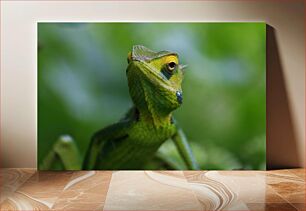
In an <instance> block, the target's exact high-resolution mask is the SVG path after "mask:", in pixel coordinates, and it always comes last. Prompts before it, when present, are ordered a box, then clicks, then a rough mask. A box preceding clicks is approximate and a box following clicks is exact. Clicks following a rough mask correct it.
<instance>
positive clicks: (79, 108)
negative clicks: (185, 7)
mask: <svg viewBox="0 0 306 211" xmlns="http://www.w3.org/2000/svg"><path fill="white" fill-rule="evenodd" d="M135 44H141V45H144V46H147V47H148V48H150V49H153V50H171V51H176V52H178V53H179V55H180V59H181V61H182V63H185V64H188V69H187V70H186V74H185V79H184V82H183V92H184V102H183V105H182V106H181V107H180V108H179V109H178V110H177V111H175V117H176V120H177V122H178V123H179V125H180V126H181V127H182V128H183V130H184V131H185V133H186V136H187V137H188V139H189V141H190V142H191V144H192V147H193V150H194V152H195V155H196V157H197V160H199V163H200V164H201V167H202V168H203V169H263V168H265V137H266V130H265V128H266V113H265V110H266V94H265V89H266V87H265V84H266V83H265V82H266V69H265V24H264V23H88V24H76V23H71V24H64V23H39V27H38V45H39V50H38V160H39V161H41V160H42V158H43V157H45V156H46V154H47V153H48V151H49V150H50V149H51V146H52V144H53V143H54V142H55V141H56V140H57V138H58V137H59V136H60V135H62V134H70V135H71V136H73V137H74V138H75V140H76V141H77V144H78V146H79V148H80V153H81V154H82V156H84V154H85V150H86V149H87V146H88V144H89V140H90V137H91V136H92V134H93V133H94V132H95V131H97V130H99V129H100V128H102V127H105V126H106V125H109V124H110V123H114V122H116V121H117V120H118V119H120V118H121V116H122V115H124V113H125V112H126V111H127V110H128V109H129V107H130V106H131V100H130V97H129V93H128V87H127V81H126V75H125V69H126V66H127V62H126V58H127V53H128V52H129V51H130V50H131V48H132V46H133V45H135ZM160 151H161V152H162V153H163V154H164V155H166V156H168V157H169V159H170V160H171V161H173V162H174V163H176V164H177V165H181V161H180V160H179V157H178V156H177V154H176V152H175V149H174V148H173V146H172V145H171V144H168V143H167V144H165V145H164V146H163V147H162V149H161V150H160ZM155 166H156V165H155Z"/></svg>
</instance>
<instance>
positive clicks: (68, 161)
mask: <svg viewBox="0 0 306 211" xmlns="http://www.w3.org/2000/svg"><path fill="white" fill-rule="evenodd" d="M56 163H59V164H60V165H61V166H63V168H64V170H80V169H81V159H80V154H79V151H78V148H77V146H76V143H75V142H74V140H73V139H72V137H70V136H68V135H62V136H60V137H59V138H58V140H57V141H56V142H55V144H54V145H53V148H52V150H51V151H50V152H49V153H48V155H47V156H46V158H45V159H44V160H43V162H42V163H41V164H40V166H39V169H40V170H50V169H51V168H52V166H53V165H55V164H56Z"/></svg>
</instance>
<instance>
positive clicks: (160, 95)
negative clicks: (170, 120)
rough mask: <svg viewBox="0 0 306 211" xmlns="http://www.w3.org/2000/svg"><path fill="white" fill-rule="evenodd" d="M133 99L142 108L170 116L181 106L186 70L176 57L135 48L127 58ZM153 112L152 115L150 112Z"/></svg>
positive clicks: (166, 52)
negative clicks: (184, 70)
mask: <svg viewBox="0 0 306 211" xmlns="http://www.w3.org/2000/svg"><path fill="white" fill-rule="evenodd" d="M127 60H128V68H127V78H128V85H129V91H130V95H131V97H132V100H133V102H134V103H135V105H136V106H137V107H139V108H146V109H149V110H150V109H151V110H154V111H155V112H160V113H163V112H164V113H169V112H171V111H173V110H175V109H176V108H178V107H179V106H180V105H181V104H182V100H183V97H182V88H181V83H182V80H183V69H184V67H185V66H183V65H181V64H180V63H179V57H178V55H177V54H176V53H174V52H170V51H159V52H154V51H152V50H150V49H148V48H146V47H144V46H140V45H136V46H133V49H132V51H131V52H129V54H128V59H127ZM151 112H152V111H151Z"/></svg>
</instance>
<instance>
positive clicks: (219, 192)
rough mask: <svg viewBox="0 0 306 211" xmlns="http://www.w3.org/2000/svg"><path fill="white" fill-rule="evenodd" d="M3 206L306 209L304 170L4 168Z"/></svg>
mask: <svg viewBox="0 0 306 211" xmlns="http://www.w3.org/2000/svg"><path fill="white" fill-rule="evenodd" d="M0 178H1V204H0V208H1V210H277V211H279V210H305V169H287V170H276V171H114V172H111V171H57V172H56V171H35V170H34V169H1V172H0Z"/></svg>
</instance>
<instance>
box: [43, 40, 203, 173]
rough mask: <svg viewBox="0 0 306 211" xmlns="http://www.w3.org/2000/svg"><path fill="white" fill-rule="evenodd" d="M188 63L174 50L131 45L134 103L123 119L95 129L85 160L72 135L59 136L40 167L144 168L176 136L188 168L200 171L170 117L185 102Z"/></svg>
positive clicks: (129, 73) (129, 76) (130, 83)
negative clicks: (183, 94) (159, 49)
mask: <svg viewBox="0 0 306 211" xmlns="http://www.w3.org/2000/svg"><path fill="white" fill-rule="evenodd" d="M184 67H185V66H184V65H181V64H180V63H179V58H178V55H177V54H176V53H173V52H169V51H160V52H154V51H152V50H150V49H148V48H146V47H144V46H140V45H136V46H133V49H132V52H129V54H128V67H127V70H126V75H127V79H128V86H129V92H130V96H131V98H132V101H133V104H134V106H133V107H132V108H131V109H130V110H129V111H128V112H127V114H126V116H125V117H124V118H122V119H121V120H120V121H119V122H117V123H115V124H112V125H110V126H108V127H106V128H103V129H102V130H100V131H98V132H96V133H95V134H94V135H93V137H92V139H91V142H90V145H89V148H88V149H87V153H86V156H85V159H84V161H83V162H82V161H81V160H80V155H79V152H78V149H77V146H76V144H75V142H74V141H73V139H72V138H71V137H70V136H67V135H65V136H61V137H60V138H59V139H58V140H57V141H56V142H55V144H54V146H53V149H52V150H51V151H50V152H49V153H48V155H47V156H46V158H45V159H44V160H43V162H42V163H41V165H40V166H39V169H41V170H43V169H50V167H51V166H52V165H53V164H54V163H56V162H60V163H61V166H62V167H63V168H64V169H66V170H79V169H88V170H89V169H101V170H102V169H103V170H112V169H114V170H120V169H143V166H144V164H145V163H146V162H148V161H150V160H151V159H153V157H154V156H155V155H156V152H157V150H158V149H159V147H160V146H161V145H162V144H163V143H164V142H165V141H166V140H168V139H172V140H173V142H174V144H175V145H176V147H177V149H178V151H179V153H180V155H181V157H182V158H183V160H184V162H185V164H186V167H187V169H193V170H194V169H198V165H197V163H196V161H195V159H194V156H193V154H192V151H191V149H190V147H189V144H188V142H187V140H186V138H185V135H184V134H183V131H182V130H181V129H179V128H178V126H177V125H176V124H175V122H174V119H173V117H172V112H173V111H174V110H175V109H177V108H178V107H179V106H180V105H181V104H182V99H183V98H182V89H181V83H182V79H183V69H184Z"/></svg>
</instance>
